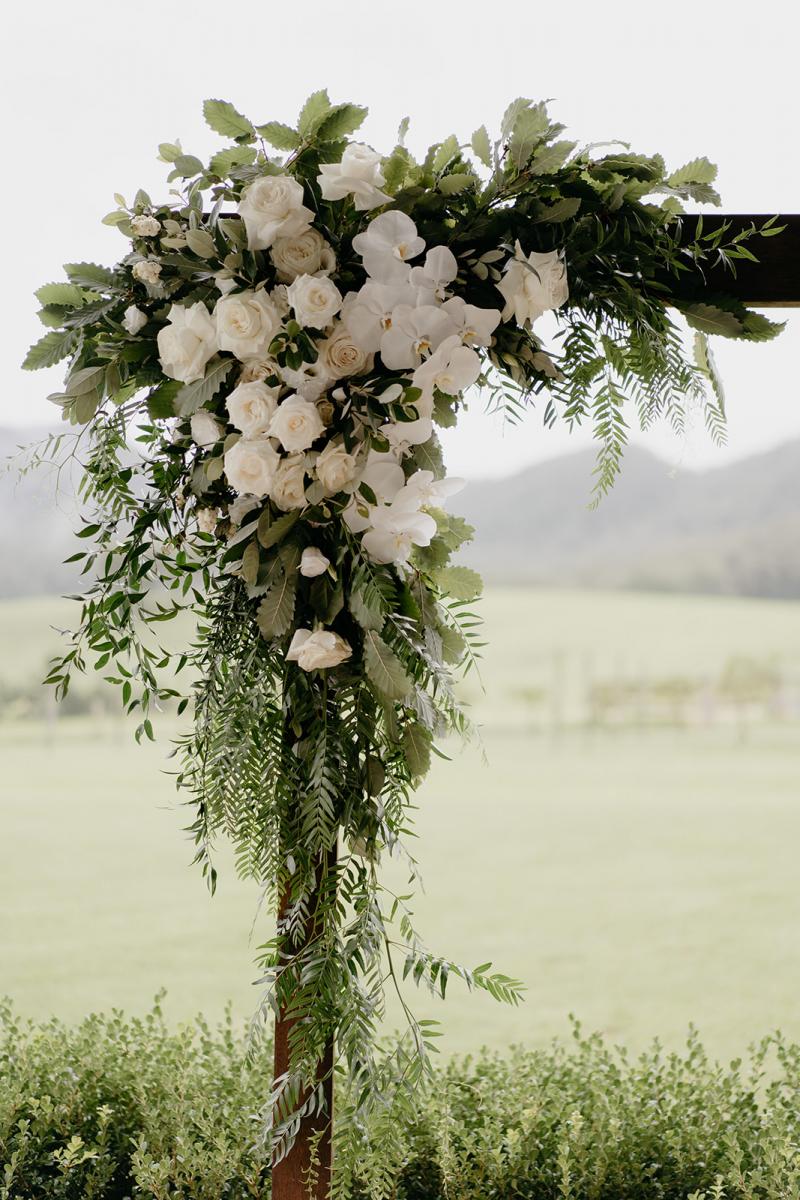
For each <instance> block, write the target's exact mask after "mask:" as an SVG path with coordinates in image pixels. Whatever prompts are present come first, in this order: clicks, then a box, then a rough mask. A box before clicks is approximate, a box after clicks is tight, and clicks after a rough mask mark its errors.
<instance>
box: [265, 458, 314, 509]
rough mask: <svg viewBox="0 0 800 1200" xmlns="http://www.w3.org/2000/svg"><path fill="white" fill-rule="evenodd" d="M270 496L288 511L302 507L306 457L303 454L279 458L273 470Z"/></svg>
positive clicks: (304, 493) (304, 491) (303, 502)
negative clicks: (276, 467)
mask: <svg viewBox="0 0 800 1200" xmlns="http://www.w3.org/2000/svg"><path fill="white" fill-rule="evenodd" d="M270 498H271V499H272V500H273V501H274V502H275V504H277V506H278V508H282V509H283V510H284V512H288V511H289V509H291V508H303V507H304V505H305V503H306V459H305V455H304V454H292V455H290V456H289V457H288V458H284V459H282V460H281V463H280V466H279V467H278V469H277V471H276V472H275V478H274V480H273V483H272V489H271V491H270Z"/></svg>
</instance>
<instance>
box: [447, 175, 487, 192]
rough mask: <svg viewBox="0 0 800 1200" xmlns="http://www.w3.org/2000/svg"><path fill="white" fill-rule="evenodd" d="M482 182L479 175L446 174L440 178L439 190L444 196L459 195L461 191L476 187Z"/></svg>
mask: <svg viewBox="0 0 800 1200" xmlns="http://www.w3.org/2000/svg"><path fill="white" fill-rule="evenodd" d="M478 183H480V180H479V179H478V177H477V175H470V174H466V173H465V174H460V175H444V176H443V177H442V178H441V179H440V180H439V191H440V192H441V193H442V195H443V196H457V195H458V194H459V192H465V191H466V190H467V188H471V187H475V185H476V184H478Z"/></svg>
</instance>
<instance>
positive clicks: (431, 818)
mask: <svg viewBox="0 0 800 1200" xmlns="http://www.w3.org/2000/svg"><path fill="white" fill-rule="evenodd" d="M484 614H485V616H486V620H487V636H488V640H489V643H490V646H489V648H487V651H486V655H485V662H484V667H483V670H482V675H483V683H484V688H485V691H484V692H481V691H480V689H479V686H478V683H477V681H476V680H474V679H473V678H470V679H468V680H467V682H466V685H465V688H466V693H467V696H468V698H469V699H470V700H471V701H472V703H473V708H474V714H475V717H476V720H478V722H479V723H480V724H481V726H482V728H483V751H484V753H485V757H486V760H487V761H486V762H485V763H484V761H483V759H482V754H481V751H480V749H479V748H477V747H475V748H470V749H468V750H466V751H463V752H462V751H458V750H457V748H456V747H448V749H450V750H452V752H453V754H454V761H453V762H451V763H444V762H437V763H436V765H435V768H434V771H433V773H432V775H431V777H430V778H429V780H428V781H427V783H426V784H425V786H424V788H423V790H422V792H421V794H420V797H419V802H420V812H419V820H418V827H419V831H420V834H421V838H420V841H419V843H418V844H417V855H418V857H419V859H420V861H421V865H422V868H423V873H424V876H425V879H426V884H427V890H426V893H425V895H424V896H422V897H421V898H420V899H419V902H418V903H417V906H416V910H417V915H418V923H419V925H420V926H421V928H422V929H423V931H424V932H425V934H426V935H427V937H428V940H429V942H430V944H431V945H432V946H433V947H434V948H436V949H437V950H438V949H441V950H443V951H445V952H447V953H451V954H453V955H454V956H456V957H460V958H461V959H462V960H463V961H466V962H467V963H471V964H473V965H475V964H477V963H479V962H483V961H486V960H487V959H489V958H491V959H493V961H494V962H495V964H496V965H497V966H498V967H499V968H500V969H502V970H505V971H507V972H508V973H509V974H513V975H517V976H519V977H520V978H523V979H524V980H525V981H526V982H527V984H528V989H529V991H528V1000H527V1002H526V1003H525V1004H524V1005H523V1006H522V1007H521V1008H520V1009H518V1010H509V1011H505V1010H503V1009H500V1008H498V1007H497V1006H495V1005H494V1004H493V1003H492V1002H491V1001H488V1000H486V999H485V998H483V997H478V998H476V997H465V996H463V995H462V994H461V993H460V992H459V991H458V989H457V988H456V987H455V986H454V987H453V991H452V995H451V996H449V997H448V1001H447V1003H446V1005H444V1006H442V1005H434V1006H433V1009H432V1008H431V1002H430V1001H429V1000H427V998H421V999H422V1003H421V1008H422V1009H424V1010H425V1011H426V1012H431V1011H433V1013H434V1015H439V1016H442V1017H443V1018H444V1019H445V1021H446V1026H447V1029H448V1033H449V1036H448V1038H447V1041H446V1043H445V1045H446V1047H447V1048H448V1049H467V1048H470V1047H474V1046H476V1045H479V1044H480V1043H483V1042H485V1043H489V1044H493V1045H504V1044H507V1043H508V1042H510V1041H513V1040H521V1041H526V1042H529V1043H541V1042H542V1041H543V1040H546V1039H548V1038H550V1037H551V1036H553V1035H554V1034H558V1033H563V1032H564V1030H565V1029H566V1028H567V1014H568V1013H569V1012H570V1011H573V1012H575V1013H576V1014H577V1015H578V1016H579V1017H580V1018H581V1019H582V1020H583V1022H584V1023H585V1024H586V1025H588V1026H591V1027H597V1028H600V1029H603V1030H605V1031H606V1032H608V1033H609V1034H610V1035H612V1036H613V1037H614V1038H619V1039H623V1040H626V1041H628V1042H630V1043H632V1044H634V1045H637V1044H641V1043H642V1042H643V1041H644V1040H646V1039H647V1038H649V1037H650V1036H651V1035H653V1034H655V1033H658V1034H659V1035H660V1036H661V1037H662V1038H663V1039H664V1040H665V1041H666V1042H667V1043H672V1044H675V1043H677V1042H678V1041H679V1040H680V1039H681V1038H682V1037H683V1035H684V1033H685V1030H686V1028H687V1026H688V1024H689V1022H690V1021H694V1022H695V1023H696V1024H697V1025H698V1026H699V1027H700V1029H701V1031H702V1033H703V1035H704V1037H705V1038H706V1040H707V1042H708V1044H709V1046H710V1048H711V1049H712V1050H715V1051H717V1052H719V1053H723V1054H727V1053H735V1052H737V1051H739V1050H741V1049H742V1048H743V1046H744V1045H745V1044H746V1043H747V1042H748V1041H749V1040H750V1039H751V1038H753V1037H755V1036H757V1035H759V1034H760V1033H762V1032H765V1031H767V1030H768V1029H770V1028H771V1027H774V1026H776V1025H780V1026H782V1027H783V1028H784V1029H785V1030H786V1032H787V1033H788V1034H790V1035H791V1036H793V1037H795V1038H800V1014H798V1011H797V1005H796V997H797V995H798V992H800V884H798V880H797V869H796V857H797V846H798V844H800V805H799V804H798V794H799V793H798V781H799V780H800V753H799V750H800V747H798V732H799V730H798V726H797V725H796V724H793V723H785V722H784V723H780V722H777V721H772V722H768V723H765V722H756V723H754V724H753V726H752V728H751V729H749V731H748V732H747V735H746V736H745V737H744V738H742V737H741V736H740V733H739V731H738V729H737V726H736V725H735V724H733V723H726V721H725V720H724V719H723V720H720V721H718V722H717V723H715V724H714V725H712V726H711V727H708V728H706V727H703V726H699V727H693V728H691V729H687V730H684V729H672V728H658V729H638V728H635V727H625V726H623V727H620V728H615V729H613V730H608V731H603V730H598V729H586V728H581V727H579V726H577V725H573V724H571V723H570V722H571V720H572V719H573V717H574V715H575V713H577V712H578V709H579V694H580V692H581V689H582V688H583V687H584V686H585V683H586V680H587V679H590V680H592V679H601V678H606V677H612V676H613V677H619V676H626V677H627V676H630V677H636V678H647V677H650V676H658V675H663V674H676V673H683V674H687V673H688V674H693V675H702V676H704V677H712V676H713V675H714V674H715V673H716V672H718V671H719V670H720V669H721V666H722V664H723V663H724V662H725V660H726V659H727V658H729V657H730V656H731V655H732V654H734V653H735V654H739V655H742V654H744V655H751V656H753V657H757V658H760V659H761V658H766V657H775V658H776V659H777V660H780V662H781V663H788V664H789V665H790V667H793V664H795V663H796V662H797V661H798V660H800V606H798V605H789V604H777V603H770V602H762V601H743V600H730V599H701V598H675V597H662V596H639V595H634V594H625V595H613V594H601V593H598V594H591V593H577V592H575V593H570V592H547V591H531V590H516V591H515V590H507V591H499V592H494V593H490V595H489V596H488V597H487V600H486V602H485V604H484ZM67 620H68V606H65V605H64V604H63V602H62V603H60V604H59V603H55V604H54V602H53V601H35V602H28V603H18V602H14V603H7V604H5V605H3V606H2V607H0V637H1V638H2V644H3V647H4V653H3V656H2V660H1V661H0V680H3V679H4V680H12V679H13V680H17V681H18V680H20V679H24V678H27V677H29V676H33V675H35V673H36V672H38V671H39V670H40V668H41V665H42V663H43V661H44V659H45V658H46V656H47V653H48V639H49V635H48V632H47V630H48V625H49V624H50V623H55V624H59V623H66V621H67ZM50 644H52V643H50ZM532 684H535V685H537V686H539V687H540V691H541V696H540V698H539V700H537V701H536V702H535V703H534V702H531V700H530V697H529V696H528V693H527V690H529V689H530V688H531V686H532ZM542 697H543V698H542ZM165 750H166V744H165V743H164V742H162V743H159V744H157V745H155V746H147V747H144V748H139V747H137V746H135V744H133V742H132V739H131V738H130V734H129V731H127V730H126V729H125V727H124V726H123V725H122V724H121V723H120V722H118V721H115V720H111V719H109V718H107V717H105V716H102V717H98V718H97V719H96V720H94V721H90V720H89V719H87V718H81V719H76V720H72V721H59V722H57V723H53V722H51V723H42V722H27V723H23V722H6V723H5V724H0V755H2V762H3V772H2V778H0V793H1V794H2V813H3V826H2V838H0V910H1V911H2V913H3V934H2V939H0V992H7V993H9V994H10V995H11V996H12V997H13V998H14V999H15V1000H16V1002H17V1003H18V1005H19V1007H20V1008H21V1009H22V1010H23V1011H26V1012H30V1013H32V1014H34V1015H38V1016H41V1015H44V1014H47V1013H50V1012H58V1013H59V1014H60V1015H63V1016H66V1017H70V1018H72V1017H77V1016H79V1015H80V1014H81V1013H83V1012H85V1011H87V1010H89V1009H94V1008H108V1007H110V1006H112V1005H115V1006H120V1007H125V1008H127V1009H130V1010H138V1011H140V1010H141V1009H143V1008H144V1007H145V1006H146V1005H147V1004H148V1002H149V1000H150V998H151V997H152V995H153V994H154V992H155V991H156V990H157V989H158V988H160V987H162V986H163V987H165V988H166V989H167V991H168V1001H167V1011H168V1012H169V1013H170V1014H171V1015H172V1016H174V1017H175V1018H179V1017H183V1016H185V1015H187V1014H189V1013H191V1012H194V1011H195V1010H198V1009H204V1010H206V1011H207V1012H209V1013H211V1014H213V1013H215V1012H218V1011H219V1010H220V1008H221V1006H222V1005H223V1004H224V1002H225V1000H226V999H228V998H230V999H231V1000H232V1002H233V1004H234V1007H235V1011H236V1012H237V1013H238V1014H240V1015H241V1016H242V1017H243V1018H245V1017H246V1016H248V1015H249V1013H250V1011H251V1009H252V1007H253V1005H254V1003H255V999H256V992H255V990H254V989H253V987H252V985H251V982H250V981H251V980H252V978H253V974H254V972H253V968H252V965H251V964H252V945H251V944H250V943H249V937H250V931H251V927H252V926H253V923H254V921H255V926H254V933H253V938H254V943H255V944H258V941H259V940H260V939H262V938H266V936H267V934H268V923H267V921H266V919H265V918H264V917H263V916H261V917H257V916H256V910H257V901H258V894H257V890H256V889H255V888H254V887H253V886H252V885H245V884H242V883H239V882H238V881H236V880H235V878H234V877H233V875H232V873H231V870H230V868H229V866H228V865H227V862H226V860H225V856H224V854H223V855H222V858H223V870H222V871H221V876H222V878H221V883H220V888H219V891H218V894H217V896H216V897H215V898H214V899H211V898H210V897H209V896H208V894H207V892H206V891H205V888H204V885H203V883H202V880H201V878H200V876H199V874H198V873H197V872H196V871H195V870H194V869H193V868H191V866H190V865H189V864H190V858H191V847H190V845H189V844H188V842H187V841H186V839H185V837H183V836H182V835H181V832H180V830H181V828H182V825H184V824H185V823H186V813H185V812H183V811H182V810H181V808H180V806H179V805H178V804H177V802H176V796H175V792H174V788H173V785H172V782H171V780H170V779H169V777H168V776H167V775H165V774H164V773H163V772H164V769H165V768H168V766H169V764H168V763H167V762H165V758H164V755H165Z"/></svg>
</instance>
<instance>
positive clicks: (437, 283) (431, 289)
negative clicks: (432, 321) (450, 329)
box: [410, 246, 458, 304]
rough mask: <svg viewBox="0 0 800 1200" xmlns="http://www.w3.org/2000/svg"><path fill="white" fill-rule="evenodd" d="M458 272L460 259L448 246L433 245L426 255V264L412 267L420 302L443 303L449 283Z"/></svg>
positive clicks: (412, 276) (412, 277) (413, 283)
mask: <svg viewBox="0 0 800 1200" xmlns="http://www.w3.org/2000/svg"><path fill="white" fill-rule="evenodd" d="M457 274H458V261H457V259H456V256H455V254H453V251H452V250H448V248H447V246H432V247H431V249H430V250H429V251H428V253H427V254H426V255H425V263H424V266H421V267H412V268H411V276H410V282H411V286H412V287H414V288H415V289H416V291H417V303H418V304H434V303H441V302H442V301H443V300H444V299H445V298H446V296H447V285H448V284H450V283H452V282H453V280H454V279H455V277H456V275H457Z"/></svg>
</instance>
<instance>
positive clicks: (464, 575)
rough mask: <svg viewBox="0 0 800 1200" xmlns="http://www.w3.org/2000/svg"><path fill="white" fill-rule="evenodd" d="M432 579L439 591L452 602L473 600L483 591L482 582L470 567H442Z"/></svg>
mask: <svg viewBox="0 0 800 1200" xmlns="http://www.w3.org/2000/svg"><path fill="white" fill-rule="evenodd" d="M433 578H434V582H435V583H436V586H437V587H438V588H439V590H440V591H442V592H444V593H445V594H446V595H448V596H452V597H453V599H454V600H467V601H469V600H475V599H476V598H477V597H478V596H480V594H481V592H482V591H483V580H482V579H481V577H480V575H479V574H478V572H477V571H473V570H472V568H471V567H442V568H441V570H439V571H436V572H435V574H434V576H433Z"/></svg>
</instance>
